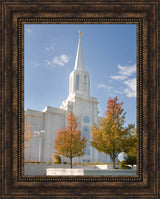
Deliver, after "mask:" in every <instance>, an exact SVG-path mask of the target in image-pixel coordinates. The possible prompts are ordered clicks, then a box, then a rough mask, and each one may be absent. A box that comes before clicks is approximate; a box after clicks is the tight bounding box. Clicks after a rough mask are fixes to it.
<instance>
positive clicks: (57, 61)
mask: <svg viewBox="0 0 160 199" xmlns="http://www.w3.org/2000/svg"><path fill="white" fill-rule="evenodd" d="M68 62H69V56H67V55H65V54H62V55H60V56H59V57H54V58H53V60H52V61H49V60H46V64H47V65H58V66H64V65H65V64H67V63H68Z"/></svg>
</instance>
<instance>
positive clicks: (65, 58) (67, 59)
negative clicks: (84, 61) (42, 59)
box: [60, 54, 69, 63]
mask: <svg viewBox="0 0 160 199" xmlns="http://www.w3.org/2000/svg"><path fill="white" fill-rule="evenodd" d="M60 59H61V61H63V62H64V63H68V62H69V57H68V56H67V55H65V54H63V55H61V56H60Z"/></svg>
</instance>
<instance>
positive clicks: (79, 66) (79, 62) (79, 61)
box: [74, 30, 85, 70]
mask: <svg viewBox="0 0 160 199" xmlns="http://www.w3.org/2000/svg"><path fill="white" fill-rule="evenodd" d="M74 70H85V65H84V58H83V50H82V44H81V31H80V30H79V43H78V48H77V55H76V61H75V67H74Z"/></svg>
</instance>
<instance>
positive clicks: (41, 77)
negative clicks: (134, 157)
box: [24, 24, 136, 124]
mask: <svg viewBox="0 0 160 199" xmlns="http://www.w3.org/2000/svg"><path fill="white" fill-rule="evenodd" d="M78 30H80V31H81V33H82V34H81V42H82V47H83V55H84V62H85V68H86V70H87V71H88V72H89V75H90V95H91V96H92V97H96V98H97V100H98V102H99V104H98V111H99V116H103V114H104V112H105V111H106V106H107V101H108V99H109V98H114V97H115V96H117V97H118V102H123V108H124V111H125V112H126V124H128V123H134V124H136V24H25V25H24V106H25V110H26V109H34V110H39V111H42V110H43V109H44V108H45V107H46V106H52V107H57V108H59V107H60V105H61V104H62V101H64V100H65V99H67V97H68V94H69V75H70V73H71V72H72V71H73V69H74V64H75V58H76V52H77V47H78V40H79V33H78Z"/></svg>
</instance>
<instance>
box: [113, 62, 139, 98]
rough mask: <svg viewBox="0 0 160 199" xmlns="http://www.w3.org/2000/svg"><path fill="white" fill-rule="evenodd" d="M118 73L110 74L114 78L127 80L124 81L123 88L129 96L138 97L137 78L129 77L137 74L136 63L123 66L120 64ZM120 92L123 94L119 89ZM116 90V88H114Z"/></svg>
mask: <svg viewBox="0 0 160 199" xmlns="http://www.w3.org/2000/svg"><path fill="white" fill-rule="evenodd" d="M118 69H119V70H118V75H112V76H110V79H112V80H122V81H123V80H125V81H123V82H122V83H123V84H124V85H125V88H124V89H123V90H124V92H125V93H126V96H127V97H136V78H132V79H128V78H129V77H130V76H131V75H135V72H136V64H134V65H132V66H121V65H120V64H119V65H118ZM117 91H118V92H119V94H122V92H121V91H119V90H117ZM113 92H114V90H113Z"/></svg>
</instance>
